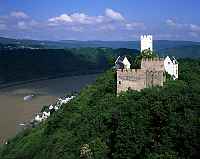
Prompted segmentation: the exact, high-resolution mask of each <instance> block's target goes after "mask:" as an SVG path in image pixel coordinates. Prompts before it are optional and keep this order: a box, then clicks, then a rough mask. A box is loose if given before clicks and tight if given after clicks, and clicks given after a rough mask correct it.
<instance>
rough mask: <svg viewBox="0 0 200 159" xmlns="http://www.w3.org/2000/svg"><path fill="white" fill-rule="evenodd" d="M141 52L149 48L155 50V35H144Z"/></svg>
mask: <svg viewBox="0 0 200 159" xmlns="http://www.w3.org/2000/svg"><path fill="white" fill-rule="evenodd" d="M140 40H141V52H142V51H144V50H147V49H150V50H151V51H153V36H152V35H142V36H141V38H140Z"/></svg>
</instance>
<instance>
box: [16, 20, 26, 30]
mask: <svg viewBox="0 0 200 159" xmlns="http://www.w3.org/2000/svg"><path fill="white" fill-rule="evenodd" d="M17 26H18V28H19V29H27V24H26V23H25V22H24V21H20V22H18V23H17Z"/></svg>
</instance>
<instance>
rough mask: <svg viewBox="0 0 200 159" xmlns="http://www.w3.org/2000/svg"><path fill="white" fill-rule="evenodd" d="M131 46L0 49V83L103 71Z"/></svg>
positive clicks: (134, 52)
mask: <svg viewBox="0 0 200 159" xmlns="http://www.w3.org/2000/svg"><path fill="white" fill-rule="evenodd" d="M125 53H126V54H131V55H134V54H138V51H137V50H133V49H110V48H74V49H3V48H2V49H1V48H0V84H5V83H12V82H19V81H27V80H33V79H41V78H55V77H60V76H72V75H82V74H92V73H99V72H103V71H105V70H106V69H108V68H110V67H111V66H113V62H114V59H116V57H117V56H118V55H121V54H125Z"/></svg>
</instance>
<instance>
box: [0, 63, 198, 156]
mask: <svg viewBox="0 0 200 159" xmlns="http://www.w3.org/2000/svg"><path fill="white" fill-rule="evenodd" d="M179 62H180V79H179V80H178V81H168V82H167V83H166V84H165V85H164V87H162V88H159V87H155V88H152V89H144V90H143V91H141V92H137V91H129V92H126V93H124V94H121V95H120V96H119V97H116V93H115V92H116V79H115V78H116V75H115V72H114V71H112V70H110V71H107V72H106V73H105V74H103V75H102V76H101V77H99V78H98V79H97V81H96V83H95V84H93V85H91V86H88V87H87V88H85V89H84V90H82V91H81V93H80V94H79V95H78V96H77V97H76V98H75V99H74V100H72V101H71V102H70V103H68V104H66V105H63V107H62V109H61V110H59V111H58V112H57V113H54V114H53V115H52V116H51V117H50V118H49V119H48V120H47V121H46V122H44V123H42V124H40V125H39V126H37V127H35V128H30V129H26V130H25V131H24V132H22V133H20V134H18V135H17V136H16V137H15V138H14V139H12V140H10V141H9V142H8V144H7V145H5V146H3V147H2V148H1V150H0V158H2V159H77V158H95V159H102V158H109V159H119V158H120V159H127V158H131V159H132V158H133V159H134V158H136V159H138V158H145V159H146V158H149V159H156V158H157V159H158V158H159V159H160V158H163V159H165V158H166V159H167V158H171V159H172V158H174V159H175V158H198V157H199V155H200V127H199V124H200V120H199V116H200V107H199V103H200V60H180V61H179ZM80 151H81V152H82V153H80ZM83 152H84V153H83ZM81 154H82V155H81Z"/></svg>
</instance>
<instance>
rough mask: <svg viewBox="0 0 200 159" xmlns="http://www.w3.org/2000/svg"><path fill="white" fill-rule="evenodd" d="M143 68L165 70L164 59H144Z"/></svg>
mask: <svg viewBox="0 0 200 159" xmlns="http://www.w3.org/2000/svg"><path fill="white" fill-rule="evenodd" d="M141 69H145V70H156V71H164V59H162V58H153V59H142V61H141Z"/></svg>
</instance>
